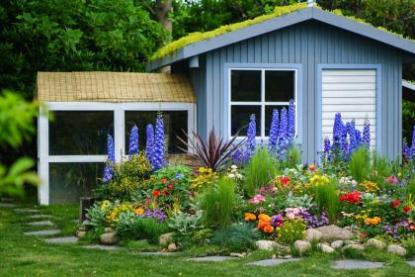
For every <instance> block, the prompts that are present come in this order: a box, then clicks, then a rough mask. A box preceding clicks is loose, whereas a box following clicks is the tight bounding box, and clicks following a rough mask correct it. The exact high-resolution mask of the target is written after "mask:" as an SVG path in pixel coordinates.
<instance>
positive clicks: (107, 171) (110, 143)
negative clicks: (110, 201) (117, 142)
mask: <svg viewBox="0 0 415 277" xmlns="http://www.w3.org/2000/svg"><path fill="white" fill-rule="evenodd" d="M107 153H108V160H107V163H106V164H105V168H104V176H103V178H102V181H103V182H104V183H107V182H109V181H111V179H112V175H113V173H114V172H113V169H112V166H113V164H114V163H115V151H114V139H113V138H112V136H111V135H108V137H107Z"/></svg>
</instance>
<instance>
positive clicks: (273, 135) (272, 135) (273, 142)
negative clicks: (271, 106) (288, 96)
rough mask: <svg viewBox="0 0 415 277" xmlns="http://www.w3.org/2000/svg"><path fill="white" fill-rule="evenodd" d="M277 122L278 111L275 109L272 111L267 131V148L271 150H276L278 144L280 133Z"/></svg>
mask: <svg viewBox="0 0 415 277" xmlns="http://www.w3.org/2000/svg"><path fill="white" fill-rule="evenodd" d="M279 120H280V119H279V113H278V110H277V109H275V110H273V111H272V120H271V128H270V130H269V147H270V149H272V150H275V149H276V147H277V143H278V136H279V132H280V126H279V125H280V122H279Z"/></svg>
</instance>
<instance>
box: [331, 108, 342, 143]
mask: <svg viewBox="0 0 415 277" xmlns="http://www.w3.org/2000/svg"><path fill="white" fill-rule="evenodd" d="M343 129H344V124H343V120H342V116H341V114H340V113H336V115H335V117H334V125H333V145H335V147H340V143H341V140H342V137H343V132H344V131H343Z"/></svg>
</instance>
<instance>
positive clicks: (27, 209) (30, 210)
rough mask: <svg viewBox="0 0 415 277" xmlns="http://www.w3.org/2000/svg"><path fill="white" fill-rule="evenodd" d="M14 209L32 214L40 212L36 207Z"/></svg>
mask: <svg viewBox="0 0 415 277" xmlns="http://www.w3.org/2000/svg"><path fill="white" fill-rule="evenodd" d="M14 211H15V212H16V213H31V214H33V213H38V212H39V210H36V209H29V208H19V209H14Z"/></svg>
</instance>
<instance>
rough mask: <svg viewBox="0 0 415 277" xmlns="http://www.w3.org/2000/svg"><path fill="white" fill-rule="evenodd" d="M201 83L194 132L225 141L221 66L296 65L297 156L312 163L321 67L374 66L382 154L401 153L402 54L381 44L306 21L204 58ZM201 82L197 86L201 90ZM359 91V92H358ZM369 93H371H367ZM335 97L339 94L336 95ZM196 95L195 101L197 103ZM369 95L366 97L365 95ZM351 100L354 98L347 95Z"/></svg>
mask: <svg viewBox="0 0 415 277" xmlns="http://www.w3.org/2000/svg"><path fill="white" fill-rule="evenodd" d="M204 56H205V58H206V60H205V62H206V64H205V66H204V67H205V68H204V69H203V70H205V72H204V76H203V78H202V77H201V78H202V79H204V80H206V82H205V84H204V86H203V89H202V94H203V95H204V96H205V97H206V101H204V103H201V102H198V103H201V104H202V105H203V107H206V112H203V113H202V112H200V113H198V114H199V117H201V116H203V117H205V118H203V119H201V118H199V119H198V123H199V124H200V125H199V126H198V130H199V132H204V133H206V132H207V130H209V129H210V128H211V127H212V126H215V128H216V129H219V130H220V132H221V134H222V135H225V134H226V133H225V130H224V119H225V118H226V115H225V112H226V110H227V103H224V102H225V101H224V99H225V97H224V95H225V93H226V92H225V85H224V84H225V78H226V74H225V72H224V70H225V65H226V64H228V63H255V64H268V66H269V65H272V64H281V63H283V64H301V65H302V75H301V76H299V78H300V81H301V82H302V87H303V89H302V91H301V92H300V95H299V97H301V98H302V103H304V104H303V105H302V106H301V107H299V109H300V111H299V114H300V120H301V121H302V124H301V125H302V128H301V130H300V132H301V133H302V137H303V138H302V146H301V147H302V151H303V156H304V160H305V161H309V162H312V161H315V160H316V159H317V157H318V156H317V153H318V151H320V150H321V149H320V145H319V140H320V136H319V133H320V132H319V131H318V126H319V124H320V122H318V114H317V112H318V111H319V108H320V106H319V105H321V103H319V102H318V101H317V99H318V91H319V89H320V88H319V84H317V78H318V74H319V72H318V66H319V65H320V64H342V65H345V64H347V65H352V64H358V65H362V64H379V65H380V66H381V76H382V80H381V86H380V94H381V95H380V96H381V104H380V106H381V107H380V110H381V111H382V116H381V122H379V124H380V126H381V133H380V136H381V141H379V143H380V144H381V145H380V149H381V153H382V154H384V155H386V156H388V157H389V158H396V157H397V156H398V154H399V153H400V150H401V145H402V143H401V140H402V139H401V133H402V127H401V126H402V120H401V98H402V92H401V75H402V58H403V53H402V52H401V51H399V50H396V49H394V48H392V47H390V46H387V45H385V44H382V43H379V42H376V41H373V40H370V39H367V38H364V37H361V36H359V35H356V34H353V33H351V32H347V31H343V30H341V29H339V28H335V27H331V26H329V25H327V24H323V23H318V22H314V21H309V22H305V23H300V24H297V25H294V26H291V27H288V28H285V29H282V30H278V31H274V32H271V33H268V34H265V35H262V36H258V37H255V38H252V39H249V40H245V41H242V42H239V43H235V44H232V45H229V46H227V47H223V48H220V49H217V50H214V51H211V52H208V53H206V54H205V55H204ZM201 82H203V81H201V80H199V81H198V82H196V83H197V84H200V83H201ZM359 87H360V86H359ZM368 90H371V87H370V86H369V87H368ZM336 93H342V91H337V92H336ZM199 94H200V93H199V92H198V93H197V98H198V101H202V100H200V99H201V98H200V96H199ZM368 95H370V94H368ZM349 96H351V97H355V96H358V93H357V94H353V93H352V92H351V93H350V94H349Z"/></svg>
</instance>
